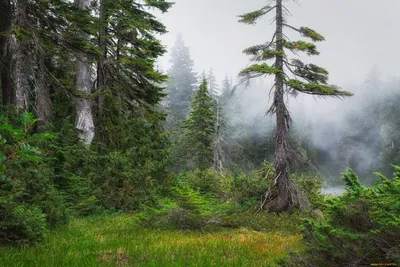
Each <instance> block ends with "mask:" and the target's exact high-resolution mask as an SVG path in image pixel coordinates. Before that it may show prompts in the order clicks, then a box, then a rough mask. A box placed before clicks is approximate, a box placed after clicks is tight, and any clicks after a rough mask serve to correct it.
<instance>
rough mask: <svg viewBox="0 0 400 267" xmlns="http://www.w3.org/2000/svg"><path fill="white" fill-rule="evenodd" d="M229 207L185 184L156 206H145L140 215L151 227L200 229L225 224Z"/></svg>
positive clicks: (143, 221) (141, 220) (174, 189)
mask: <svg viewBox="0 0 400 267" xmlns="http://www.w3.org/2000/svg"><path fill="white" fill-rule="evenodd" d="M229 209H230V205H229V204H228V203H225V204H221V203H218V202H217V201H216V200H215V199H213V198H212V197H210V196H206V195H201V194H200V192H199V191H197V190H194V189H192V188H190V187H188V186H187V185H186V186H182V187H174V188H173V194H172V198H164V199H161V200H160V201H159V204H158V206H157V207H156V208H151V207H148V206H143V211H142V212H141V213H140V214H139V215H138V216H137V217H138V218H139V220H140V222H141V223H142V224H143V225H146V226H149V227H158V228H173V229H179V230H199V229H204V228H205V227H208V228H211V226H218V225H221V224H223V216H224V214H226V213H227V212H228V211H229Z"/></svg>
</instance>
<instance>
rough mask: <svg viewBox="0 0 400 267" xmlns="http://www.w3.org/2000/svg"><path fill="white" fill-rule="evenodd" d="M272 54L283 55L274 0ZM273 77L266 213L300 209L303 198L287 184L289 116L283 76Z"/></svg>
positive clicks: (279, 63)
mask: <svg viewBox="0 0 400 267" xmlns="http://www.w3.org/2000/svg"><path fill="white" fill-rule="evenodd" d="M276 4H277V5H276V6H277V7H276V40H277V41H276V50H277V51H282V52H283V51H284V39H283V23H284V20H283V10H282V9H283V6H282V0H276ZM283 64H284V63H283V57H282V56H279V55H278V56H276V61H275V68H277V69H278V70H280V71H281V73H283V71H284V69H283ZM281 73H278V74H276V75H275V94H274V102H273V104H272V108H271V109H272V110H273V111H274V112H275V114H276V124H277V130H276V141H275V142H276V150H275V162H274V167H275V171H276V172H275V173H276V177H275V179H274V181H273V183H272V184H271V186H270V187H269V189H268V190H267V192H266V194H265V199H264V201H263V203H262V208H263V209H266V210H268V211H269V212H282V211H285V210H288V209H289V208H290V207H296V206H297V207H298V206H301V205H302V203H304V202H305V199H304V197H303V196H302V195H301V194H300V192H299V191H298V189H297V188H296V187H295V186H294V184H293V183H292V182H291V181H290V174H289V162H290V160H291V157H292V156H293V155H292V152H291V150H290V147H289V129H290V122H291V119H290V114H289V111H288V109H287V108H286V105H285V101H284V76H283V74H281Z"/></svg>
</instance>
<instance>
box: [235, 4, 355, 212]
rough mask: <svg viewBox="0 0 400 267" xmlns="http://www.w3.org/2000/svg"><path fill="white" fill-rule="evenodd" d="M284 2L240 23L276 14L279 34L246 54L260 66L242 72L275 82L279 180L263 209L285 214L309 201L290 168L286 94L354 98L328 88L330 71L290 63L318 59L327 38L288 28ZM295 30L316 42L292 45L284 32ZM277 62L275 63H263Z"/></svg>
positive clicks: (245, 76)
mask: <svg viewBox="0 0 400 267" xmlns="http://www.w3.org/2000/svg"><path fill="white" fill-rule="evenodd" d="M282 2H283V0H273V1H271V3H273V4H272V5H267V6H264V7H262V8H260V9H258V10H255V11H253V12H250V13H246V14H244V15H240V16H239V17H240V20H239V22H242V23H245V24H255V23H256V21H257V20H259V19H260V18H262V17H263V16H265V15H267V14H269V13H271V12H273V11H275V12H276V14H275V16H274V21H275V33H274V34H273V36H272V39H271V41H269V42H266V43H264V44H261V45H255V46H252V47H249V48H247V49H245V50H244V53H245V54H247V55H250V56H252V61H255V62H257V63H256V64H253V65H251V66H250V67H248V68H245V69H243V70H242V71H241V72H240V76H242V77H243V80H242V81H243V82H244V81H249V80H250V79H252V78H257V77H261V76H273V77H274V78H275V82H274V86H273V88H272V90H273V102H272V105H271V107H270V109H269V110H268V111H267V113H268V114H270V115H272V114H275V115H276V123H277V130H276V141H275V142H276V148H275V160H274V164H273V167H274V168H275V171H276V172H275V173H276V177H275V179H273V182H272V183H271V185H270V187H269V189H268V190H267V191H266V193H265V195H264V198H263V201H262V203H261V209H265V210H268V211H270V212H282V211H285V210H288V209H289V208H292V207H297V208H299V207H300V208H301V207H302V206H303V205H305V204H306V203H307V202H306V199H305V198H304V197H303V196H302V195H301V193H300V192H299V190H298V189H297V188H296V186H295V185H294V184H293V183H292V181H291V180H290V169H289V168H290V164H291V163H292V162H293V160H295V158H296V154H295V153H294V152H293V150H292V149H291V148H290V146H289V131H290V125H291V117H290V114H289V111H288V108H287V106H286V104H285V101H284V96H285V94H286V93H289V92H290V93H294V94H296V93H305V94H310V95H314V96H322V97H325V96H336V97H344V96H351V95H352V94H351V93H349V92H346V91H342V90H340V89H339V88H338V87H336V86H333V85H329V84H328V71H327V70H326V69H324V68H322V67H319V66H317V65H314V64H305V63H303V62H302V61H301V60H299V59H297V58H295V59H292V60H290V59H289V54H288V53H287V52H288V51H289V52H292V53H293V54H294V55H297V53H300V52H303V53H305V54H306V55H308V56H315V55H318V54H319V52H318V50H317V47H316V45H315V44H314V43H315V42H320V41H324V37H323V36H322V35H320V34H319V33H317V32H316V31H314V30H312V29H310V28H307V27H301V28H296V27H293V26H291V25H289V24H287V21H286V16H287V14H289V12H288V9H287V8H286V7H285V6H284V5H283V4H282ZM285 29H288V30H293V31H295V32H297V33H299V34H300V35H301V36H302V37H305V38H308V39H309V40H310V41H312V42H306V41H302V40H300V41H290V40H289V39H288V38H287V36H286V35H285V34H284V30H285ZM268 60H273V61H274V63H273V64H272V65H269V64H267V63H259V62H263V61H268Z"/></svg>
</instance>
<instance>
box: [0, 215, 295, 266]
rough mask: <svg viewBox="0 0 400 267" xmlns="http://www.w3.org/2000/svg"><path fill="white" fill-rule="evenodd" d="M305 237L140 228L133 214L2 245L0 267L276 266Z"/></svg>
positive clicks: (86, 220) (91, 219)
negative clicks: (26, 243)
mask: <svg viewBox="0 0 400 267" xmlns="http://www.w3.org/2000/svg"><path fill="white" fill-rule="evenodd" d="M300 239H301V236H300V235H282V234H278V233H271V234H268V233H264V232H255V231H250V230H246V229H234V230H223V231H220V232H216V233H202V232H180V231H165V230H154V229H147V228H142V227H140V226H137V224H136V222H135V220H134V217H133V216H129V215H112V216H110V215H108V216H98V217H89V218H82V219H74V220H73V221H72V222H71V223H70V224H69V225H67V226H64V227H62V228H59V229H57V230H54V231H52V232H50V233H49V235H48V236H47V238H46V240H45V241H44V242H42V243H40V244H38V245H36V246H31V247H27V248H0V266H2V267H14V266H40V267H44V266H52V267H54V266H62V267H64V266H146V267H150V266H154V267H159V266H275V263H276V262H277V261H278V260H280V259H282V258H284V257H285V256H286V255H287V251H288V249H294V250H298V249H299V248H300Z"/></svg>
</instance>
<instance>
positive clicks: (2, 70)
mask: <svg viewBox="0 0 400 267" xmlns="http://www.w3.org/2000/svg"><path fill="white" fill-rule="evenodd" d="M11 24H12V3H11V1H10V0H4V1H1V2H0V78H1V88H2V95H3V105H9V104H13V103H14V99H15V95H14V88H13V84H12V75H11V73H12V70H11V61H12V58H11V56H12V54H11V45H10V42H8V40H9V38H8V37H7V35H8V33H9V31H10V29H11Z"/></svg>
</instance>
